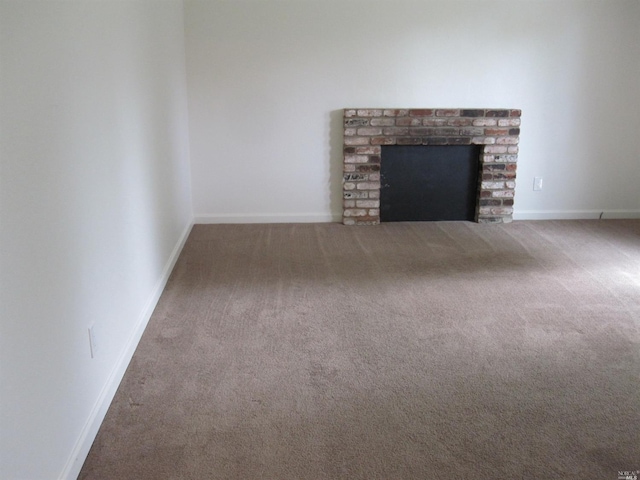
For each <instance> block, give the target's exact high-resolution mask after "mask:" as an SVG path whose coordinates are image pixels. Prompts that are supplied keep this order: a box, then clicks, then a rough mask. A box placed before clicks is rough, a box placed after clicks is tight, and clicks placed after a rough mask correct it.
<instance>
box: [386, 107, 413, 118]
mask: <svg viewBox="0 0 640 480" xmlns="http://www.w3.org/2000/svg"><path fill="white" fill-rule="evenodd" d="M383 115H384V116H385V117H406V116H407V115H409V110H407V109H385V111H384V112H383Z"/></svg>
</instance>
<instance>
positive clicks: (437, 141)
mask: <svg viewBox="0 0 640 480" xmlns="http://www.w3.org/2000/svg"><path fill="white" fill-rule="evenodd" d="M422 144H423V145H446V144H447V137H423V138H422Z"/></svg>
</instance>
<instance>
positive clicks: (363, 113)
mask: <svg viewBox="0 0 640 480" xmlns="http://www.w3.org/2000/svg"><path fill="white" fill-rule="evenodd" d="M358 116H359V117H381V116H382V110H380V109H377V108H364V109H361V110H358Z"/></svg>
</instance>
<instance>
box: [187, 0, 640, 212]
mask: <svg viewBox="0 0 640 480" xmlns="http://www.w3.org/2000/svg"><path fill="white" fill-rule="evenodd" d="M639 24H640V3H639V2H638V1H637V0H617V1H615V2H611V1H604V0H597V1H583V0H577V1H573V0H553V1H536V0H522V1H513V0H482V1H478V0H394V1H390V0H366V1H365V0H275V1H266V0H237V1H225V0H186V2H185V25H186V28H185V31H186V48H187V81H188V93H189V122H190V146H191V162H192V163H191V164H192V175H193V177H192V178H193V180H192V182H193V205H194V211H195V214H196V220H197V221H200V222H209V221H210V222H244V221H321V220H329V219H331V218H336V217H337V216H339V214H340V211H341V198H340V191H341V189H340V183H341V177H342V175H341V161H342V118H341V110H342V109H343V108H345V107H469V108H474V107H477V108H481V107H495V108H520V109H522V111H523V116H522V122H523V123H522V136H521V145H520V148H521V150H520V155H519V167H518V181H517V189H516V201H515V209H516V218H518V216H520V218H526V217H527V216H528V217H531V218H535V217H536V216H537V217H547V218H558V217H563V216H564V217H568V218H570V217H572V216H574V217H575V216H581V215H582V216H584V215H587V216H593V215H596V214H599V213H600V212H601V211H606V212H608V214H611V215H614V214H617V215H622V216H625V215H630V216H633V215H638V214H640V189H639V188H638V186H637V184H638V181H639V180H640V141H639V140H638V139H639V138H640V135H638V130H639V128H640V113H639V112H640V93H639V92H640V88H638V80H637V79H638V78H640V77H639V74H640V66H639V65H640V61H639V60H640V33H639V32H640V28H638V25H639ZM535 176H542V177H543V178H544V189H543V191H541V192H533V188H532V187H533V178H534V177H535Z"/></svg>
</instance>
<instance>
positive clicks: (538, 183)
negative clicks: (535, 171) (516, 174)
mask: <svg viewBox="0 0 640 480" xmlns="http://www.w3.org/2000/svg"><path fill="white" fill-rule="evenodd" d="M533 190H534V191H535V192H539V191H540V190H542V177H534V179H533Z"/></svg>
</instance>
